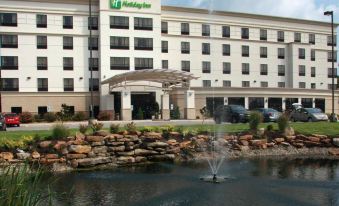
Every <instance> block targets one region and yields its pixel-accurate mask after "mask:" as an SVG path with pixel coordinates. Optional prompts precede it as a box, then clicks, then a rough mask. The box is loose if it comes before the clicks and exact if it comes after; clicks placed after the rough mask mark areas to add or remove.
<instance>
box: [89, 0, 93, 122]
mask: <svg viewBox="0 0 339 206" xmlns="http://www.w3.org/2000/svg"><path fill="white" fill-rule="evenodd" d="M88 1H89V2H88V5H89V52H90V57H89V59H90V61H89V69H90V72H91V80H90V83H91V84H90V91H91V103H90V122H91V121H92V120H93V119H94V113H93V83H94V82H93V48H92V23H93V19H92V0H88Z"/></svg>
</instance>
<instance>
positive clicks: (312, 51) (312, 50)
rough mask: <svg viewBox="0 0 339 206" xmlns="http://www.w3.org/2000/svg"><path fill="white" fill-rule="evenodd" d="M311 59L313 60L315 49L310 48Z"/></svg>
mask: <svg viewBox="0 0 339 206" xmlns="http://www.w3.org/2000/svg"><path fill="white" fill-rule="evenodd" d="M311 61H315V50H314V49H311Z"/></svg>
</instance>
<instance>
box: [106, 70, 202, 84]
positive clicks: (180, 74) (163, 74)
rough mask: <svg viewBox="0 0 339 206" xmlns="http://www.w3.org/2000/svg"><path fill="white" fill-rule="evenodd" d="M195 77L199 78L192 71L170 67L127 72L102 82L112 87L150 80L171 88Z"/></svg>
mask: <svg viewBox="0 0 339 206" xmlns="http://www.w3.org/2000/svg"><path fill="white" fill-rule="evenodd" d="M193 79H198V77H195V76H194V75H193V74H192V73H189V72H184V71H178V70H170V69H145V70H137V71H131V72H126V73H123V74H118V75H115V76H113V77H111V78H109V79H107V80H104V81H102V82H101V84H103V85H104V84H109V85H110V87H111V88H114V87H122V86H127V85H128V83H132V82H138V81H139V82H140V81H150V82H156V83H162V85H163V86H162V87H164V88H169V87H172V86H176V85H178V84H187V83H188V84H189V82H190V81H191V80H193Z"/></svg>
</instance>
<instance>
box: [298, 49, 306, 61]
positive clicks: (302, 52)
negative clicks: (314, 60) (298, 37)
mask: <svg viewBox="0 0 339 206" xmlns="http://www.w3.org/2000/svg"><path fill="white" fill-rule="evenodd" d="M299 59H305V49H303V48H299Z"/></svg>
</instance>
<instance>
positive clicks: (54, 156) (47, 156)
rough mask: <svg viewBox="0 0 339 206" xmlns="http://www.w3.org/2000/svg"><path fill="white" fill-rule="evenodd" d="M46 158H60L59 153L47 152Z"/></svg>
mask: <svg viewBox="0 0 339 206" xmlns="http://www.w3.org/2000/svg"><path fill="white" fill-rule="evenodd" d="M45 158H46V159H58V158H59V155H57V154H46V155H45Z"/></svg>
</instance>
